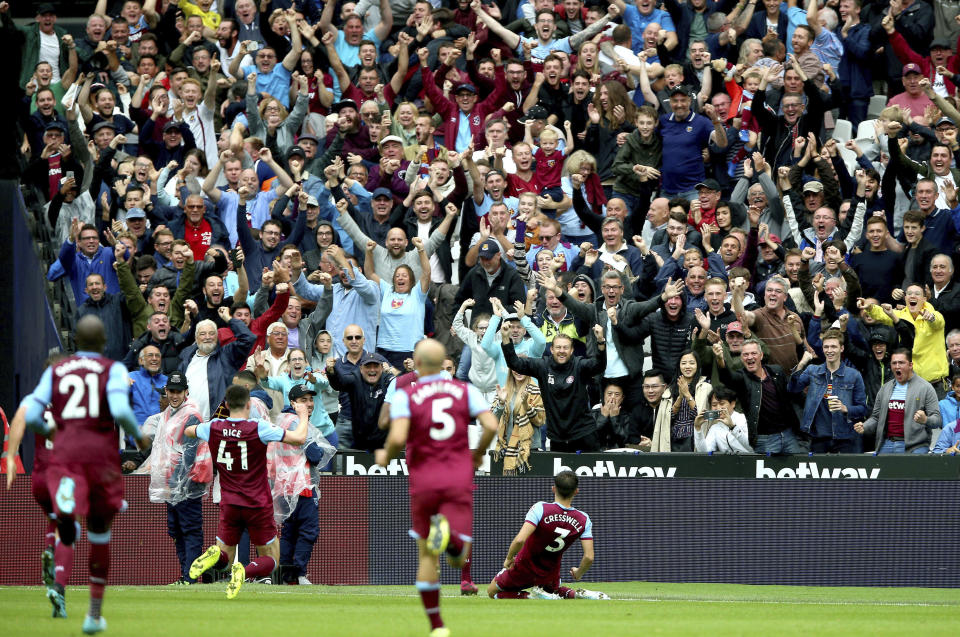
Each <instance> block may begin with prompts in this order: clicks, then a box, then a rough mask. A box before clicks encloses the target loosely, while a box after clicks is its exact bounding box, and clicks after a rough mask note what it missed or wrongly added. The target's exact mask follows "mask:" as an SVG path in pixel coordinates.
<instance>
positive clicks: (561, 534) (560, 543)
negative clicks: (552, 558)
mask: <svg viewBox="0 0 960 637" xmlns="http://www.w3.org/2000/svg"><path fill="white" fill-rule="evenodd" d="M554 532H555V533H556V534H557V537H556V539H555V540H554V541H553V542H551V543H550V544H549V545H548V546H546V547H545V548H546V549H547V550H548V551H550V552H551V553H556V552H557V551H562V550H563V547H564V546H566V544H567V541H566V539H565V538H566V537H567V536H568V535H570V529H561V528H556V529H554Z"/></svg>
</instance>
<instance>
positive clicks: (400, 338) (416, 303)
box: [363, 237, 430, 369]
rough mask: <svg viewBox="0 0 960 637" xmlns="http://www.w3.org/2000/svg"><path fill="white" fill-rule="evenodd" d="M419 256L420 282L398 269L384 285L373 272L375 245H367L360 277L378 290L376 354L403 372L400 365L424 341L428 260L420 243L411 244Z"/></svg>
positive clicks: (405, 267) (404, 268) (410, 272)
mask: <svg viewBox="0 0 960 637" xmlns="http://www.w3.org/2000/svg"><path fill="white" fill-rule="evenodd" d="M411 243H413V245H414V246H415V247H416V249H417V253H418V254H419V256H420V268H421V270H422V274H421V275H420V281H419V283H418V282H417V278H416V276H415V275H414V273H413V269H412V268H411V267H410V266H408V265H400V266H397V269H396V270H394V271H393V281H392V282H390V283H387V282H386V281H384V280H382V279H381V278H380V277H379V276H377V273H376V271H375V270H374V265H373V264H374V260H375V259H374V256H373V249H374V247H375V246H376V245H377V244H376V243H375V242H373V241H368V242H367V252H366V259H364V263H363V273H364V274H365V275H366V277H367V278H368V279H370V280H371V281H373V282H374V283H375V284H377V285H379V286H380V292H381V295H382V297H381V301H380V330H379V332H378V334H377V352H378V353H379V354H381V355H382V356H383V357H384V358H386V359H387V362H389V363H390V365H391V366H393V367H395V368H396V369H404V365H403V361H404V360H406V359H408V358H412V357H413V347H414V346H415V345H416V344H417V341H419V340H420V339H422V338H423V321H424V315H425V314H426V303H427V290H429V289H430V257H428V256H427V251H426V250H425V249H424V247H423V239H421V238H420V237H414V238H413V240H412V241H411Z"/></svg>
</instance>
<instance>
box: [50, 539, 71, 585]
mask: <svg viewBox="0 0 960 637" xmlns="http://www.w3.org/2000/svg"><path fill="white" fill-rule="evenodd" d="M53 563H54V567H53V572H54V577H56V580H57V584H59V585H60V586H66V585H67V582H68V581H69V580H70V571H71V570H72V569H73V545H72V544H71V545H69V546H68V545H66V544H64V543H63V542H57V544H56V546H55V547H54V549H53Z"/></svg>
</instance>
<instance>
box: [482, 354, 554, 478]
mask: <svg viewBox="0 0 960 637" xmlns="http://www.w3.org/2000/svg"><path fill="white" fill-rule="evenodd" d="M492 409H493V414H494V415H495V416H497V417H498V418H499V419H500V426H499V429H498V430H497V452H496V453H497V459H498V460H499V459H503V475H516V474H518V473H524V472H525V471H527V470H528V469H530V450H531V449H540V447H541V440H542V439H541V432H540V428H541V427H542V426H543V424H544V423H545V422H546V413H545V412H544V409H543V398H542V397H541V396H540V387H539V386H538V385H537V381H536V380H534V379H533V378H530V377H529V376H524V375H523V374H521V373H519V372H515V371H512V370H511V371H510V373H509V375H508V376H507V385H506V387H501V386H500V385H497V390H496V398H495V399H494V401H493V405H492Z"/></svg>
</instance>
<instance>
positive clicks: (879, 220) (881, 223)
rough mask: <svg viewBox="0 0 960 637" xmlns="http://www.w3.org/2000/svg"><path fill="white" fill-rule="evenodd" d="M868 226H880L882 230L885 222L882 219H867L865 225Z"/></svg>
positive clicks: (885, 224)
mask: <svg viewBox="0 0 960 637" xmlns="http://www.w3.org/2000/svg"><path fill="white" fill-rule="evenodd" d="M904 217H906V215H904ZM870 224H873V225H876V224H880V225H882V226H883V227H884V228H886V227H887V220H886V219H885V218H883V217H870V218H869V219H867V223H866V224H865V225H868V226H869V225H870Z"/></svg>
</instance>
